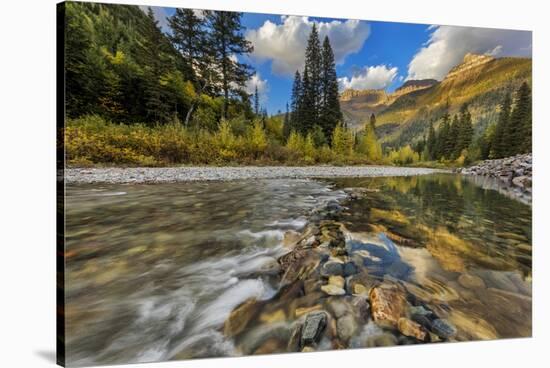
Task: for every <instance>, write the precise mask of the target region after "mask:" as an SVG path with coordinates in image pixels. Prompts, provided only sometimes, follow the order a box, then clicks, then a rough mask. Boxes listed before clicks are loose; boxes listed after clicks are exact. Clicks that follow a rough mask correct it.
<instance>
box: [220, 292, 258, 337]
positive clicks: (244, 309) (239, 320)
mask: <svg viewBox="0 0 550 368" xmlns="http://www.w3.org/2000/svg"><path fill="white" fill-rule="evenodd" d="M258 309H259V305H258V302H257V301H256V299H254V298H251V299H248V300H246V301H245V302H244V303H242V304H241V305H239V306H238V307H237V308H235V309H233V311H232V312H231V314H229V317H227V320H226V321H225V324H224V328H223V331H224V334H225V336H227V337H233V336H236V335H238V334H240V333H241V332H242V331H243V330H244V329H245V328H246V326H247V324H248V322H250V321H251V320H252V319H253V318H254V317H255V316H256V315H257V314H258Z"/></svg>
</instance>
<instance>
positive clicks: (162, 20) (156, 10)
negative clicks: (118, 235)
mask: <svg viewBox="0 0 550 368" xmlns="http://www.w3.org/2000/svg"><path fill="white" fill-rule="evenodd" d="M139 8H140V9H141V10H142V11H143V12H144V13H145V14H147V12H148V11H149V8H151V9H152V10H153V16H154V17H155V19H156V20H157V21H158V22H159V23H158V24H159V26H160V28H161V29H162V30H163V31H164V32H169V31H170V26H169V24H168V13H167V12H166V8H163V7H161V6H151V7H149V6H147V5H140V6H139Z"/></svg>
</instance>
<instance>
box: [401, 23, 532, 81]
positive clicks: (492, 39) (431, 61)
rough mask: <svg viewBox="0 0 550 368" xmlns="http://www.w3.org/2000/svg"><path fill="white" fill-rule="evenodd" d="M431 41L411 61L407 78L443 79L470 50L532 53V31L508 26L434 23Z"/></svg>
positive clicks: (501, 54) (494, 54)
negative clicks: (468, 25) (500, 27)
mask: <svg viewBox="0 0 550 368" xmlns="http://www.w3.org/2000/svg"><path fill="white" fill-rule="evenodd" d="M429 29H430V30H431V32H432V33H431V34H430V38H429V40H428V42H426V44H425V45H424V46H423V47H422V48H421V49H420V50H419V51H418V52H417V54H416V55H415V56H414V57H413V59H412V61H411V62H410V64H409V71H408V76H407V79H425V78H434V79H438V80H441V79H443V78H444V77H445V75H446V74H447V72H448V71H449V70H450V69H451V68H452V67H453V66H455V65H457V64H459V63H460V62H461V61H462V59H463V58H464V55H466V54H467V53H469V52H470V53H477V54H488V55H492V56H526V57H531V53H532V47H531V32H529V31H514V30H506V29H490V28H474V27H455V26H431V27H430V28H429Z"/></svg>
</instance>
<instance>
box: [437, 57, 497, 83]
mask: <svg viewBox="0 0 550 368" xmlns="http://www.w3.org/2000/svg"><path fill="white" fill-rule="evenodd" d="M493 60H495V58H494V57H492V56H490V55H480V54H473V53H467V54H466V55H464V59H463V60H462V63H460V64H458V65H457V66H455V67H454V68H452V69H451V71H450V72H449V73H448V74H447V77H445V79H452V78H455V77H456V76H458V75H460V74H464V73H466V72H469V71H471V70H472V69H475V68H477V67H479V66H481V65H484V64H487V63H488V62H491V61H493Z"/></svg>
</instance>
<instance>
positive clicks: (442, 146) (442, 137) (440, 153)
mask: <svg viewBox="0 0 550 368" xmlns="http://www.w3.org/2000/svg"><path fill="white" fill-rule="evenodd" d="M450 131H451V126H450V122H449V113H445V114H444V115H443V121H442V122H441V126H440V127H439V133H438V135H437V146H436V155H435V158H436V159H437V160H439V159H441V158H447V157H448V154H449V142H450V141H451V140H450Z"/></svg>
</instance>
